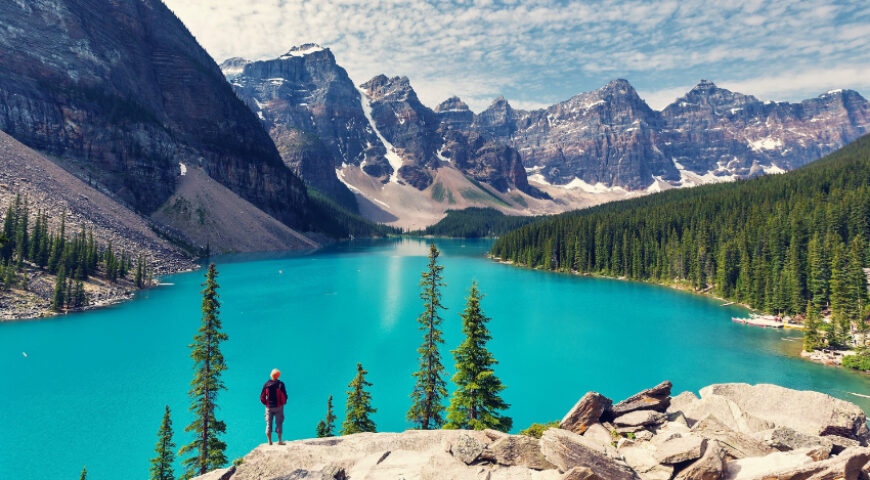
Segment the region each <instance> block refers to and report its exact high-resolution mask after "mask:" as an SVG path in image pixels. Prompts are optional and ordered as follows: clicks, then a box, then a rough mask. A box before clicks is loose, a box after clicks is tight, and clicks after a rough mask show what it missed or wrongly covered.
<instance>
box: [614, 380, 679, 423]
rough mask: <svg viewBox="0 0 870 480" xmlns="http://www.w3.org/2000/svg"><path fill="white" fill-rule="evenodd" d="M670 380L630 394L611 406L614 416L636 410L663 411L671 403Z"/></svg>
mask: <svg viewBox="0 0 870 480" xmlns="http://www.w3.org/2000/svg"><path fill="white" fill-rule="evenodd" d="M671 386H672V385H671V382H669V381H664V382H662V383H660V384H658V385H656V386H655V387H653V388H650V389H647V390H644V391H642V392H640V393H637V394H635V395H632V396H630V397H628V398H626V399H625V400H623V401H621V402H619V403H617V404H616V405H614V406H613V409H612V412H613V416H614V417H618V416H620V415H625V414H626V413H629V412H634V411H636V410H656V411H659V412H664V411H665V410H667V408H668V405H670V403H671Z"/></svg>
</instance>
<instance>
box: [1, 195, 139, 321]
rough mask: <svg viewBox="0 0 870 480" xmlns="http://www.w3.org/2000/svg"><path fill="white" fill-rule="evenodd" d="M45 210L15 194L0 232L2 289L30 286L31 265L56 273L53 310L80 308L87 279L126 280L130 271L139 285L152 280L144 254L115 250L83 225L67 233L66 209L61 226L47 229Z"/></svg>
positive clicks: (85, 298)
mask: <svg viewBox="0 0 870 480" xmlns="http://www.w3.org/2000/svg"><path fill="white" fill-rule="evenodd" d="M50 220H52V219H51V218H50V217H49V214H48V212H47V211H45V210H42V209H37V210H36V212H35V215H34V212H33V211H32V209H31V207H30V205H29V201H28V199H27V198H22V197H21V195H16V196H15V200H14V201H13V202H12V203H11V204H10V205H9V206H8V208H7V209H6V212H5V214H4V216H3V222H2V225H3V227H2V232H0V289H3V290H8V289H10V288H22V289H25V290H26V289H27V287H28V278H27V268H25V267H26V266H27V267H31V268H36V269H39V270H41V271H44V272H47V273H49V274H51V275H55V276H56V280H55V288H54V294H53V296H52V302H51V308H52V309H53V310H55V311H61V310H64V309H72V308H81V307H84V306H86V305H87V304H88V302H89V299H88V297H87V294H86V292H85V288H84V282H85V281H87V280H88V279H89V278H90V277H101V278H105V279H106V280H109V281H110V282H118V281H119V280H123V279H127V277H128V276H129V275H130V274H131V273H132V276H133V278H132V279H131V280H132V281H133V283H135V285H136V286H137V287H139V288H142V287H144V286H145V285H146V284H148V283H150V270H149V269H148V267H147V266H146V264H145V260H144V258H143V257H141V256H140V257H139V258H138V259H137V260H136V264H135V266H134V263H133V257H132V256H131V255H130V254H128V253H127V252H126V251H120V252H116V251H115V250H114V248H113V246H112V244H111V243H109V244H108V245H104V244H102V243H99V242H97V241H96V240H95V239H94V233H93V230H91V229H86V228H85V226H84V225H82V226H81V229H80V230H79V231H78V232H73V233H72V234H71V235H70V234H68V232H67V221H66V212H62V213H61V215H60V221H59V224H60V225H59V227H58V228H56V229H50V228H49V222H50Z"/></svg>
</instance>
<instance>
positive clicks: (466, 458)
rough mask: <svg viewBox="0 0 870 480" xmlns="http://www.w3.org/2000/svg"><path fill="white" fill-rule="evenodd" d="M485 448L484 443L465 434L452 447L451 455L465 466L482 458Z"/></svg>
mask: <svg viewBox="0 0 870 480" xmlns="http://www.w3.org/2000/svg"><path fill="white" fill-rule="evenodd" d="M485 448H486V445H485V444H484V443H483V442H481V441H480V440H478V439H476V438H474V437H472V436H471V435H468V434H465V433H463V434H460V435H459V437H458V438H457V439H456V440H454V441H453V443H452V444H451V445H450V453H451V454H452V455H453V456H454V457H456V458H457V459H459V460H461V461H462V462H464V463H465V464H471V463H474V461H475V460H477V458H478V457H480V454H481V453H483V450H484V449H485Z"/></svg>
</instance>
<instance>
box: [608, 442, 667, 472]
mask: <svg viewBox="0 0 870 480" xmlns="http://www.w3.org/2000/svg"><path fill="white" fill-rule="evenodd" d="M619 454H620V455H622V458H623V459H624V460H625V463H627V464H628V466H629V467H631V468H632V470H634V471H635V472H637V474H638V476H640V478H641V479H642V480H668V479H670V478H671V475H673V473H674V467H672V466H671V465H661V462H659V461H658V460H657V459H656V454H655V448H653V447H652V446H650V445H649V444H646V443H635V442H628V443H627V444H626V445H624V446H622V447H620V448H619Z"/></svg>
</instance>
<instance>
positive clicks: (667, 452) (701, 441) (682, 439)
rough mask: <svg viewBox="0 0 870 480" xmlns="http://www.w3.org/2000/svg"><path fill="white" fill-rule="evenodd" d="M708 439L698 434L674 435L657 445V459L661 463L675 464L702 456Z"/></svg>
mask: <svg viewBox="0 0 870 480" xmlns="http://www.w3.org/2000/svg"><path fill="white" fill-rule="evenodd" d="M706 447H707V440H706V439H705V438H704V437H702V436H700V435H697V434H689V435H681V436H678V437H672V438H669V439H668V440H666V441H664V442H661V443H660V444H658V445H657V446H656V460H658V462H659V463H664V464H668V465H675V464H677V463H683V462H688V461H689V460H695V459H698V458H701V455H703V454H704V449H705V448H706Z"/></svg>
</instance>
